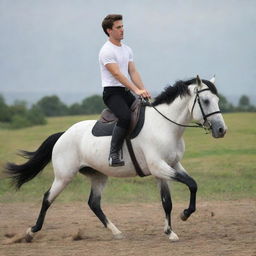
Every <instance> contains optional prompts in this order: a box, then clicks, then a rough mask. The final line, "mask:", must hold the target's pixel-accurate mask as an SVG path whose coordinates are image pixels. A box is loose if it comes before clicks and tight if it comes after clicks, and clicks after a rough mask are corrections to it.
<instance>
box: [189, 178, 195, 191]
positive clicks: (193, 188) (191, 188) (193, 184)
mask: <svg viewBox="0 0 256 256" xmlns="http://www.w3.org/2000/svg"><path fill="white" fill-rule="evenodd" d="M188 186H189V190H190V192H191V193H196V192H197V183H196V181H195V180H194V179H192V178H191V181H190V183H189V185H188Z"/></svg>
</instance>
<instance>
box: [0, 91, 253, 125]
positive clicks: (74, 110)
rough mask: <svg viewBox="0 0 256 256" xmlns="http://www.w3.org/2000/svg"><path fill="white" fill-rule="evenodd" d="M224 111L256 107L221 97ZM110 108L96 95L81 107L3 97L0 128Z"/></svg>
mask: <svg viewBox="0 0 256 256" xmlns="http://www.w3.org/2000/svg"><path fill="white" fill-rule="evenodd" d="M219 98H220V102H219V105H220V109H221V111H222V112H223V113H227V112H256V107H255V106H254V105H252V104H251V103H250V99H249V97H248V96H246V95H242V96H241V97H240V99H239V102H238V105H237V106H234V105H233V104H231V103H230V102H228V100H227V99H226V97H225V96H223V95H219ZM105 107H106V106H105V105H104V103H103V100H102V97H101V96H100V95H92V96H90V97H88V98H85V99H84V100H83V101H82V102H81V103H74V104H72V105H70V106H67V105H66V104H65V103H63V102H62V101H61V100H60V99H59V97H58V96H56V95H52V96H45V97H43V98H42V99H40V100H39V101H38V102H36V103H35V104H33V105H32V106H31V107H30V108H29V107H28V106H27V103H26V102H25V101H15V102H14V104H13V105H8V104H6V102H5V99H4V97H3V96H2V95H0V128H8V129H18V128H22V127H29V126H33V125H43V124H46V123H47V120H46V117H56V116H67V115H88V114H100V113H101V111H102V110H103V109H104V108H105Z"/></svg>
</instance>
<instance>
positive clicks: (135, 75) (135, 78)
mask: <svg viewBox="0 0 256 256" xmlns="http://www.w3.org/2000/svg"><path fill="white" fill-rule="evenodd" d="M128 72H129V74H130V77H131V80H132V82H133V83H134V84H135V85H136V86H137V87H138V88H139V89H141V90H145V91H146V92H147V98H150V97H151V96H150V93H149V92H148V91H147V90H146V89H145V87H144V84H143V82H142V80H141V77H140V74H139V72H138V71H137V69H136V67H135V64H134V62H132V61H130V62H129V64H128Z"/></svg>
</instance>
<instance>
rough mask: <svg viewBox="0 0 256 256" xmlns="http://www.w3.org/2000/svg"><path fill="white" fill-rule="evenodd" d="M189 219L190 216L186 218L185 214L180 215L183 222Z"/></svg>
mask: <svg viewBox="0 0 256 256" xmlns="http://www.w3.org/2000/svg"><path fill="white" fill-rule="evenodd" d="M188 217H189V216H186V215H185V213H184V212H182V213H181V214H180V218H181V220H183V221H186V220H187V219H188Z"/></svg>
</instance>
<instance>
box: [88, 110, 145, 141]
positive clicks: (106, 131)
mask: <svg viewBox="0 0 256 256" xmlns="http://www.w3.org/2000/svg"><path fill="white" fill-rule="evenodd" d="M144 120H145V106H141V110H140V116H139V120H138V122H137V124H136V126H135V128H134V129H133V131H132V132H131V134H130V135H129V138H130V139H133V138H135V137H137V136H138V134H139V133H140V131H141V129H142V127H143V125H144ZM116 122H117V121H113V122H109V123H103V122H102V121H100V120H98V121H97V122H96V123H95V125H94V126H93V128H92V134H93V135H94V136H96V137H101V136H112V132H113V129H114V127H115V125H116Z"/></svg>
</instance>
